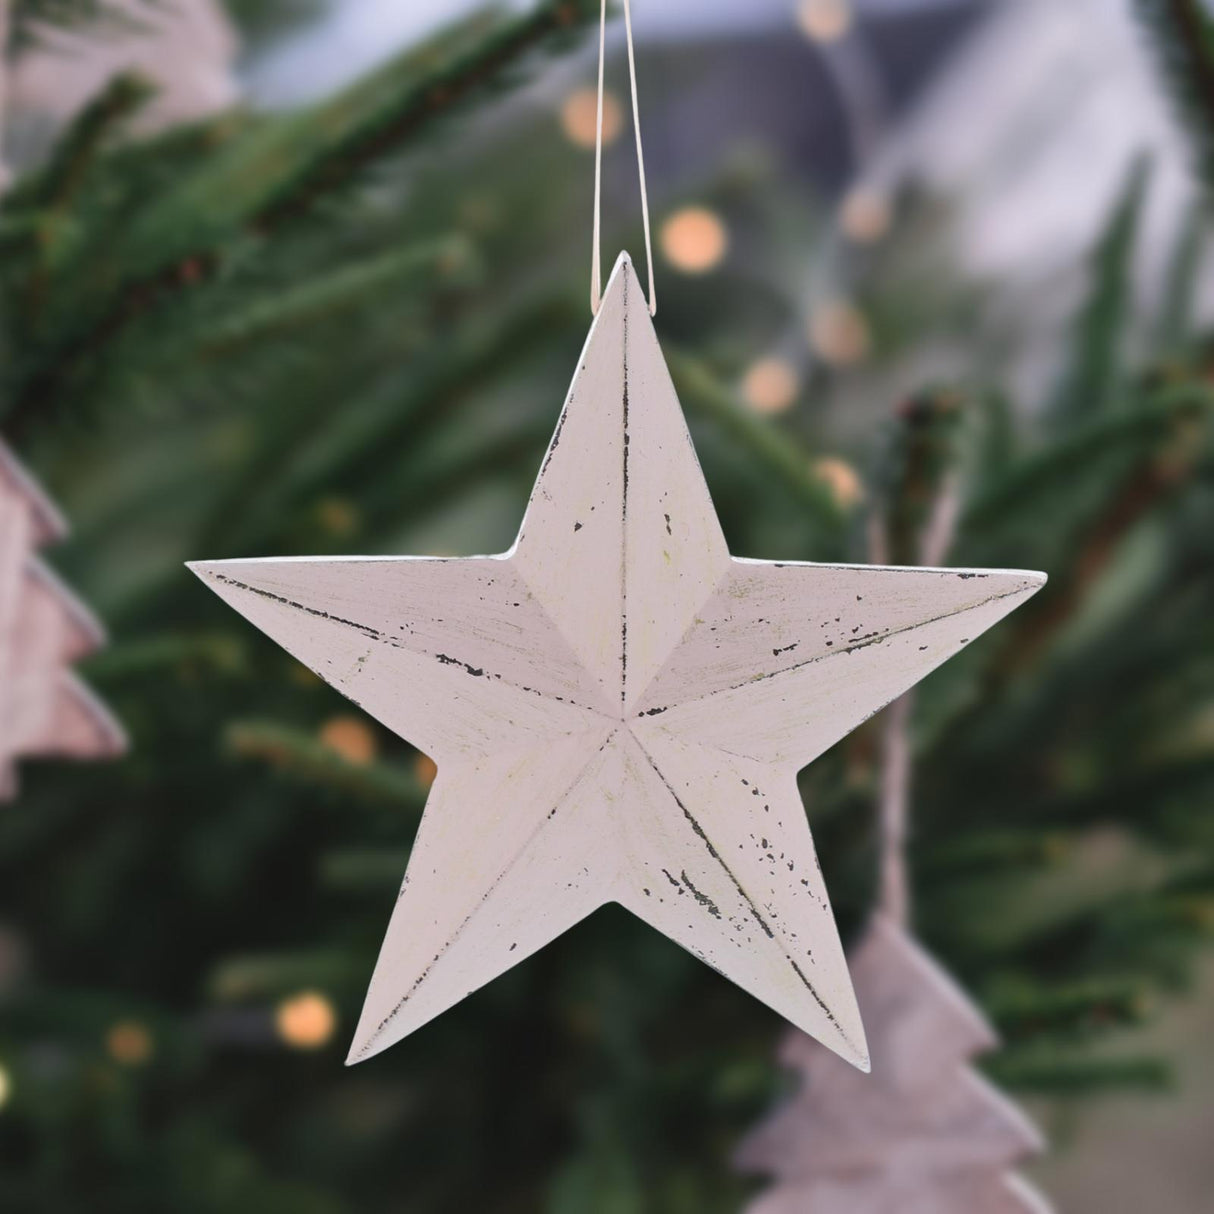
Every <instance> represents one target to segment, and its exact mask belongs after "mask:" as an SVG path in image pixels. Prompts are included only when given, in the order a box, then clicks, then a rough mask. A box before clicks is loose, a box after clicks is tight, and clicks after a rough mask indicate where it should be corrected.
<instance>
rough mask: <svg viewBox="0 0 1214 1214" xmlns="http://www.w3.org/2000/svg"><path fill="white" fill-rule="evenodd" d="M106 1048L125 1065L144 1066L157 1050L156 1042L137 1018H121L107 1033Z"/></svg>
mask: <svg viewBox="0 0 1214 1214" xmlns="http://www.w3.org/2000/svg"><path fill="white" fill-rule="evenodd" d="M105 1048H106V1049H107V1050H108V1051H109V1054H110V1057H111V1058H113V1060H114V1061H115V1062H119V1063H121V1064H122V1065H123V1066H143V1064H144V1063H145V1062H148V1061H149V1060H150V1059H151V1057H152V1055H153V1054H154V1053H155V1052H156V1043H155V1041H154V1040H153V1039H152V1034H151V1033H150V1032H149V1031H148V1029H147V1027H146V1026H144V1025H142V1024H140V1023H139V1022H138V1021H137V1020H120V1021H119V1022H118V1023H117V1024H115V1025H114V1026H113V1027H112V1028H111V1029H110V1031H109V1032H108V1033H106V1035H105Z"/></svg>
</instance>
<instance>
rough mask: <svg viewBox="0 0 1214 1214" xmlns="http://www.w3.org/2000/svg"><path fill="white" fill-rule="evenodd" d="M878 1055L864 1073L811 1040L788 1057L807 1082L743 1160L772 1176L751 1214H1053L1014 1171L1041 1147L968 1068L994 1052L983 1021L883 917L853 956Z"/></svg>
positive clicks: (794, 1039) (790, 1043) (793, 1046)
mask: <svg viewBox="0 0 1214 1214" xmlns="http://www.w3.org/2000/svg"><path fill="white" fill-rule="evenodd" d="M852 975H853V977H854V979H855V983H856V993H857V995H858V997H859V1003H860V1009H861V1011H862V1012H863V1014H864V1020H865V1024H866V1026H867V1028H868V1039H869V1043H870V1046H871V1048H872V1075H871V1077H870V1078H868V1079H867V1080H864V1081H857V1078H856V1076H855V1073H854V1072H853V1071H851V1070H850V1069H849V1068H847V1067H844V1066H842V1065H841V1064H840V1063H839V1061H838V1059H836V1058H835V1057H833V1056H832V1055H831V1054H829V1053H827V1052H826V1051H825V1050H823V1049H821V1048H820V1047H819V1046H817V1045H816V1044H815V1043H814V1042H813V1041H811V1040H810V1039H809V1038H808V1037H806V1036H805V1035H804V1034H795V1033H794V1034H790V1036H789V1038H788V1040H787V1042H786V1044H785V1047H784V1050H783V1051H782V1054H783V1060H784V1061H785V1062H786V1063H788V1065H789V1066H790V1067H792V1068H793V1069H795V1070H796V1071H797V1072H798V1073H799V1075H800V1076H801V1079H802V1087H801V1089H800V1091H799V1092H798V1093H797V1094H796V1095H795V1096H794V1097H793V1098H792V1099H791V1100H789V1101H788V1102H787V1103H785V1104H784V1105H783V1106H781V1107H780V1108H778V1109H777V1110H776V1111H775V1112H774V1113H773V1115H772V1116H771V1117H770V1118H769V1119H768V1121H767V1122H766V1123H765V1124H763V1125H761V1126H760V1127H759V1128H758V1129H757V1130H756V1131H755V1132H754V1133H753V1134H752V1135H751V1136H750V1137H749V1138H748V1139H747V1140H746V1141H745V1142H744V1143H743V1144H742V1147H741V1149H740V1150H739V1152H738V1159H737V1162H738V1166H739V1167H740V1168H741V1169H742V1170H743V1171H746V1172H755V1173H762V1174H765V1175H768V1176H773V1177H775V1178H776V1181H777V1183H776V1185H775V1186H774V1187H773V1188H772V1189H771V1191H770V1192H768V1193H766V1194H764V1195H763V1196H761V1197H760V1198H759V1199H758V1200H757V1201H756V1202H755V1203H753V1204H752V1206H751V1207H750V1208H749V1211H748V1214H784V1212H785V1211H788V1212H789V1214H791V1212H792V1211H794V1210H795V1211H798V1214H799V1212H800V1211H804V1210H813V1211H815V1212H817V1211H821V1212H822V1214H830V1212H832V1211H838V1212H839V1214H843V1212H844V1211H846V1212H847V1214H861V1212H866V1211H872V1212H873V1214H918V1212H919V1211H922V1212H923V1214H928V1212H929V1211H931V1212H932V1214H949V1212H950V1211H956V1212H957V1214H962V1212H963V1211H964V1212H965V1214H1005V1212H1006V1214H1030V1212H1034V1214H1048V1207H1047V1206H1046V1204H1045V1202H1044V1201H1043V1199H1042V1198H1041V1197H1040V1196H1039V1195H1038V1194H1036V1193H1035V1192H1034V1191H1033V1190H1032V1189H1031V1188H1030V1187H1029V1186H1028V1185H1027V1184H1025V1183H1024V1182H1023V1181H1022V1180H1020V1179H1019V1178H1017V1177H1014V1176H1012V1175H1011V1174H1010V1169H1011V1168H1013V1167H1015V1166H1016V1165H1017V1164H1019V1163H1021V1162H1022V1161H1024V1160H1026V1159H1028V1158H1030V1157H1032V1156H1034V1155H1036V1154H1039V1153H1040V1152H1041V1150H1042V1149H1043V1146H1044V1144H1043V1141H1042V1139H1041V1136H1040V1135H1039V1133H1038V1132H1037V1130H1036V1129H1035V1127H1034V1126H1033V1125H1032V1124H1031V1123H1030V1122H1029V1121H1028V1120H1027V1118H1026V1117H1025V1116H1024V1114H1023V1113H1022V1112H1021V1111H1020V1110H1019V1109H1018V1108H1017V1107H1016V1106H1015V1105H1013V1104H1012V1103H1011V1102H1010V1101H1009V1100H1008V1099H1007V1098H1006V1097H1005V1096H1003V1095H1002V1093H1000V1092H998V1091H997V1090H996V1089H995V1088H994V1087H992V1086H991V1085H990V1084H989V1083H987V1081H986V1080H985V1079H983V1078H982V1077H981V1076H980V1075H979V1074H978V1073H977V1072H976V1071H975V1070H973V1068H972V1067H971V1066H970V1065H969V1062H970V1059H972V1058H973V1057H974V1056H976V1055H977V1054H981V1053H985V1052H987V1051H988V1050H990V1049H992V1048H994V1046H995V1045H996V1043H997V1042H996V1037H995V1034H994V1032H993V1030H992V1029H991V1028H990V1026H989V1025H988V1024H987V1022H986V1020H985V1019H984V1018H983V1016H982V1015H981V1014H980V1013H979V1011H978V1010H977V1009H976V1008H975V1007H974V1006H973V1004H972V1003H970V1001H969V1000H968V999H967V998H966V997H965V995H964V994H963V993H962V992H961V990H960V989H959V988H958V987H957V986H956V984H955V983H954V982H953V981H952V979H951V978H950V977H949V976H948V975H947V974H945V973H944V971H943V970H941V969H940V967H939V966H938V965H936V964H935V962H934V961H933V960H932V959H931V958H930V957H928V955H927V954H926V953H925V952H924V951H923V949H922V948H921V947H920V946H919V945H918V944H917V943H916V942H915V941H914V940H912V939H911V938H910V937H909V936H908V935H907V934H906V933H905V931H904V930H903V929H902V928H901V927H900V926H898V925H897V924H895V923H894V922H893V920H891V919H889V918H887V917H886V916H884V915H879V916H878V917H877V918H876V919H875V920H874V922H873V924H872V925H871V927H870V929H869V931H868V933H867V934H866V936H865V938H864V940H863V942H862V943H861V945H860V947H859V948H858V949H857V950H856V952H855V954H854V956H853V959H852Z"/></svg>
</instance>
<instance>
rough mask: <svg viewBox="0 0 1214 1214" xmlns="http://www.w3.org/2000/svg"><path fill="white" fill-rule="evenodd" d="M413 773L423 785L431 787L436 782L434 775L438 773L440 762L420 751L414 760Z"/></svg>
mask: <svg viewBox="0 0 1214 1214" xmlns="http://www.w3.org/2000/svg"><path fill="white" fill-rule="evenodd" d="M413 774H414V775H415V776H416V777H417V782H418V783H419V784H421V785H422V787H424V788H429V787H430V785H431V784H433V783H434V777H435V776H437V775H438V764H437V763H435V761H434V760H433V759H432V758H430V756H429V755H424V754H420V753H419V754H418V756H417V758H416V759H414V760H413Z"/></svg>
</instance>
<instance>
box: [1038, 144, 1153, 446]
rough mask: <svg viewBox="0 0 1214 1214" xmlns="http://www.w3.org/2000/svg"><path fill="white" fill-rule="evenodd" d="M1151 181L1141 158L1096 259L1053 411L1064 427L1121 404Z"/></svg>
mask: <svg viewBox="0 0 1214 1214" xmlns="http://www.w3.org/2000/svg"><path fill="white" fill-rule="evenodd" d="M1149 181H1150V166H1149V162H1148V161H1146V160H1142V159H1140V160H1138V161H1137V162H1136V163H1135V164H1134V165H1133V167H1132V168H1131V170H1130V174H1129V177H1128V179H1127V180H1126V183H1125V187H1124V189H1123V190H1122V193H1121V196H1120V198H1119V199H1118V200H1117V205H1116V206H1115V207H1114V208H1113V213H1112V215H1111V216H1110V217H1109V221H1108V224H1107V225H1106V227H1105V230H1104V232H1103V234H1102V235H1101V237H1100V240H1099V241H1098V243H1097V245H1096V249H1095V252H1094V253H1093V255H1092V260H1091V266H1090V276H1091V281H1090V284H1089V287H1088V295H1087V299H1086V300H1085V301H1084V304H1083V306H1082V307H1081V308H1080V311H1079V316H1078V319H1077V321H1076V323H1075V331H1074V335H1073V337H1072V342H1071V347H1072V348H1071V359H1070V366H1069V367H1068V368H1067V370H1066V373H1065V374H1064V376H1063V378H1062V382H1061V384H1060V386H1059V389H1058V393H1057V396H1056V398H1055V400H1054V404H1053V408H1052V413H1053V415H1054V417H1055V418H1056V419H1057V420H1058V421H1060V422H1061V423H1063V424H1064V425H1071V424H1073V423H1074V422H1076V421H1078V420H1081V419H1084V418H1090V417H1094V416H1097V415H1099V414H1101V413H1106V412H1108V411H1109V409H1110V408H1111V407H1113V406H1114V405H1115V404H1116V403H1117V399H1118V393H1119V389H1120V388H1121V380H1122V373H1123V367H1124V365H1125V359H1124V356H1123V354H1122V346H1123V344H1124V341H1125V336H1126V330H1127V327H1128V322H1129V319H1130V313H1131V309H1132V307H1133V302H1134V295H1133V284H1134V275H1133V268H1134V266H1133V259H1134V252H1135V249H1136V247H1137V243H1138V229H1139V225H1140V223H1141V219H1142V211H1143V205H1144V203H1145V200H1146V192H1147V185H1148V183H1149Z"/></svg>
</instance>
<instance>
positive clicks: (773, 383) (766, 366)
mask: <svg viewBox="0 0 1214 1214" xmlns="http://www.w3.org/2000/svg"><path fill="white" fill-rule="evenodd" d="M800 387H801V383H800V379H799V377H798V375H797V371H796V368H795V367H793V365H792V364H791V363H789V362H786V361H785V360H784V359H782V358H774V357H772V358H760V359H759V360H758V361H757V362H755V363H752V364H751V366H750V369H749V370H748V371H747V372H746V375H745V377H744V378H743V380H742V396H743V398H744V399H745V401H746V403H747V404H748V405H749V406H750V407H751V408H752V409H753V410H754V411H755V412H756V413H769V414H770V413H783V412H785V411H786V410H787V409H790V408H791V407H792V405H793V402H794V401H795V400H796V399H797V393H798V391H799V390H800Z"/></svg>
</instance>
